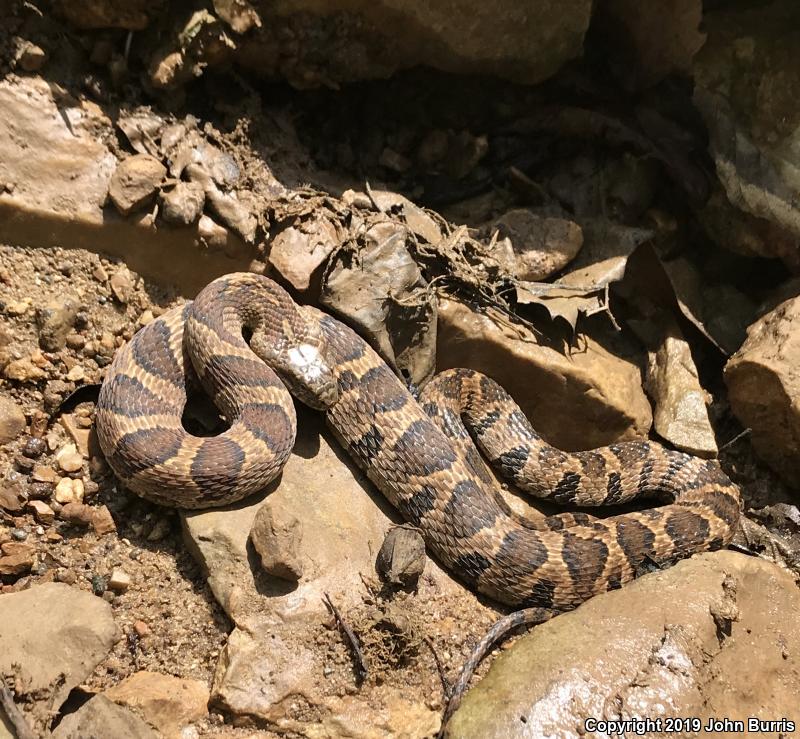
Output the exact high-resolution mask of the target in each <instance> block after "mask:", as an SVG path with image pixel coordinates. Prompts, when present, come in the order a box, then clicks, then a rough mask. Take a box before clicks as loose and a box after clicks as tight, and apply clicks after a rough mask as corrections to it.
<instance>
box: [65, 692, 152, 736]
mask: <svg viewBox="0 0 800 739" xmlns="http://www.w3.org/2000/svg"><path fill="white" fill-rule="evenodd" d="M112 736H115V737H125V739H159V735H158V734H156V732H155V731H153V729H151V728H150V727H149V726H148V725H147V724H146V723H145V722H144V721H142V719H140V718H139V717H138V716H137V715H136V714H135V713H133V712H132V711H129V710H128V709H127V708H123V707H122V706H118V705H116V703H112V702H111V701H110V700H109V699H108V698H106V697H105V696H103V695H96V696H94V698H91V699H90V700H89V701H87V702H86V703H84V704H83V705H82V706H81V707H80V708H79V709H78V710H77V711H75V713H70V714H69V715H68V716H65V717H64V719H63V720H62V721H61V723H60V724H59V725H58V726H57V727H56V730H55V731H54V732H53V733H52V737H53V739H107V738H108V737H112Z"/></svg>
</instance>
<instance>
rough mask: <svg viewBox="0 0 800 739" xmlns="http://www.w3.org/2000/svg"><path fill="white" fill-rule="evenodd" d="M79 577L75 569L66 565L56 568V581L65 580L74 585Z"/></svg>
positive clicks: (64, 581)
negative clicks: (67, 567) (70, 568)
mask: <svg viewBox="0 0 800 739" xmlns="http://www.w3.org/2000/svg"><path fill="white" fill-rule="evenodd" d="M77 579H78V578H77V577H76V575H75V572H74V571H73V570H68V569H66V568H65V567H59V568H58V569H57V570H56V582H63V583H66V584H67V585H74V584H75V581H76V580H77Z"/></svg>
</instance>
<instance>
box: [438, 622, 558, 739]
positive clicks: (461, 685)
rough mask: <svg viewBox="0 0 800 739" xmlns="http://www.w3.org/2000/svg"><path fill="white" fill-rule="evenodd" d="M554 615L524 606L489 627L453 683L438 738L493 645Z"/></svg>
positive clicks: (442, 733)
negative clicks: (516, 631) (511, 632)
mask: <svg viewBox="0 0 800 739" xmlns="http://www.w3.org/2000/svg"><path fill="white" fill-rule="evenodd" d="M553 616H555V613H553V611H549V610H547V609H546V608H524V609H522V610H521V611H515V612H514V613H510V614H509V615H508V616H504V617H503V618H501V619H500V620H499V621H498V622H497V623H496V624H495V625H494V626H492V627H491V628H490V629H489V631H488V632H487V633H486V636H484V637H483V639H481V640H480V641H479V642H478V643H477V644H476V645H475V648H474V649H473V650H472V653H471V654H470V655H469V657H467V661H466V662H465V663H464V666H463V667H462V668H461V672H460V673H459V675H458V679H457V680H456V681H455V683H454V684H453V689H452V690H451V692H450V697H449V698H448V700H447V705H446V706H445V708H444V713H443V715H442V726H441V728H440V729H439V734H438V737H437V739H441V738H442V737H443V736H444V730H445V727H446V726H447V722H448V721H449V720H450V717H451V716H452V715H453V713H454V712H455V710H456V709H457V708H458V706H459V704H460V703H461V699H462V698H463V697H464V693H465V692H466V691H467V687H469V681H470V678H471V677H472V675H473V674H474V672H475V670H476V669H477V667H478V665H479V664H480V663H481V661H482V660H483V658H484V657H485V656H486V655H487V654H488V653H489V652H490V651H491V649H492V647H493V646H494V645H495V644H496V643H497V642H499V641H500V640H501V639H503V638H505V636H506V635H507V634H508V633H509V632H510V631H513V630H514V629H516V628H518V627H520V626H535V625H536V624H541V623H544V622H545V621H548V620H549V619H551V618H552V617H553Z"/></svg>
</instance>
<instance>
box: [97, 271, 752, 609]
mask: <svg viewBox="0 0 800 739" xmlns="http://www.w3.org/2000/svg"><path fill="white" fill-rule="evenodd" d="M198 379H199V382H200V384H201V385H202V387H203V389H204V390H205V392H206V393H207V394H208V395H210V397H211V398H212V400H213V401H214V403H215V405H216V406H217V408H218V409H219V410H220V412H221V413H222V414H223V416H224V417H225V419H226V420H227V422H228V423H229V427H228V428H227V430H226V431H224V432H223V433H221V434H219V435H218V436H214V437H205V438H201V437H195V436H192V435H191V434H189V433H188V432H187V431H186V430H185V429H184V427H183V425H182V421H181V418H182V413H183V410H184V406H185V404H186V399H187V392H188V390H187V388H191V386H192V383H194V382H196V381H197V380H198ZM287 387H288V388H289V389H291V391H292V394H294V395H295V396H296V397H297V398H298V399H300V400H301V401H303V402H305V403H306V404H308V405H310V406H312V407H313V408H316V409H318V410H322V411H324V412H325V414H326V417H327V421H328V424H329V426H330V427H331V428H332V430H333V432H334V434H335V436H336V437H337V438H338V439H339V441H340V442H341V443H342V444H343V446H344V447H345V448H346V449H347V450H348V452H349V454H350V455H351V456H352V458H353V459H354V460H355V462H356V463H357V464H358V466H359V467H361V468H362V469H363V470H364V471H365V472H366V474H367V475H368V477H369V478H370V479H371V480H372V481H373V482H374V483H375V485H376V486H377V487H378V488H379V489H380V490H381V491H382V493H383V494H384V495H385V496H386V497H387V498H388V499H389V501H390V502H391V503H392V504H393V505H394V506H395V507H396V508H397V509H398V510H399V511H400V513H401V514H402V516H403V517H404V518H405V519H406V520H407V521H408V522H409V523H411V524H413V525H414V526H416V527H418V528H419V530H420V531H421V533H422V536H423V537H424V539H425V542H426V545H427V547H428V549H429V551H431V552H432V553H433V554H434V555H435V556H436V557H437V559H438V560H439V562H440V563H441V564H443V565H444V566H445V567H446V568H447V569H448V570H449V571H450V572H451V573H453V574H454V575H456V576H457V577H459V578H460V579H461V580H462V581H464V582H465V583H467V584H468V585H470V586H471V587H473V588H474V589H476V590H477V591H479V592H481V593H483V594H485V595H487V596H489V597H490V598H493V599H495V600H497V601H500V602H502V603H506V604H508V605H511V606H515V607H519V608H532V607H533V608H543V609H549V610H552V611H561V610H567V609H570V608H573V607H575V606H577V605H578V604H580V603H581V602H583V601H584V600H586V599H588V598H590V597H592V596H593V595H596V594H598V593H601V592H604V591H607V590H611V589H614V588H617V587H619V586H620V585H622V584H623V583H625V582H627V581H629V580H631V579H633V578H634V577H636V575H637V574H639V573H640V572H641V571H643V569H646V568H647V567H648V565H652V563H657V564H666V563H670V562H672V561H674V560H676V559H679V558H682V557H686V556H689V555H690V554H692V553H694V552H697V551H701V550H706V549H718V548H720V547H723V546H726V545H727V544H728V543H729V542H730V540H731V537H732V535H733V531H734V529H735V527H736V524H737V521H738V518H739V511H740V507H741V504H740V496H739V491H738V489H737V488H736V486H735V485H734V484H733V483H732V482H731V481H730V480H729V479H728V477H727V476H726V475H725V474H724V473H723V472H722V470H721V468H720V467H719V465H718V463H717V462H715V461H707V460H701V459H698V458H696V457H692V456H689V455H687V454H683V453H681V452H676V451H671V450H668V449H665V448H664V447H662V446H659V445H657V444H654V443H651V442H649V441H635V442H626V443H619V444H613V445H611V446H608V447H604V448H601V449H594V450H591V451H585V452H577V453H566V452H563V451H560V450H558V449H555V448H554V447H552V446H550V445H549V444H547V443H546V442H545V441H544V440H543V439H542V438H541V437H540V436H539V435H538V434H537V433H536V431H534V429H533V428H532V427H531V424H530V423H529V422H528V420H527V418H526V417H525V416H524V415H523V414H522V412H521V411H520V410H519V408H518V406H517V405H516V404H515V403H514V401H513V400H512V399H511V398H510V397H509V395H508V394H507V393H506V392H505V391H504V390H503V389H502V388H501V387H500V386H499V385H497V384H496V383H495V382H494V381H492V380H491V379H489V378H488V377H486V376H484V375H482V374H480V373H478V372H474V371H471V370H465V369H457V370H448V371H445V372H443V373H441V374H439V375H438V376H436V377H435V378H434V379H433V380H432V381H431V382H429V383H428V384H427V385H426V386H425V388H424V389H423V391H422V392H421V394H420V396H419V398H418V399H417V398H415V397H414V396H413V395H412V394H411V393H410V392H409V390H408V389H407V388H406V386H405V385H404V384H403V382H402V381H401V380H400V379H399V378H398V377H397V376H396V375H395V374H394V373H393V372H392V371H391V370H390V369H389V367H388V366H387V364H386V363H385V362H384V361H383V360H382V359H381V358H380V357H379V356H378V354H377V353H376V352H375V351H373V349H372V348H371V347H370V346H369V345H368V344H367V343H366V342H365V341H364V340H362V339H361V338H360V337H359V336H358V335H357V334H356V333H355V332H353V331H352V330H351V329H349V328H348V327H347V326H345V325H344V324H342V323H341V322H339V321H337V320H336V319H334V318H332V317H331V316H329V315H327V314H325V313H322V312H321V311H318V310H316V309H314V308H310V307H306V306H298V305H296V304H295V303H294V301H293V300H292V299H291V297H290V296H289V295H288V293H286V292H285V291H284V290H283V289H282V288H281V287H280V286H278V285H277V284H276V283H274V282H273V281H271V280H269V279H268V278H266V277H261V276H257V275H254V274H248V273H237V274H231V275H227V276H225V277H221V278H219V279H217V280H215V281H214V282H212V283H211V284H209V285H208V286H207V287H206V288H204V289H203V290H202V291H201V292H200V294H199V295H198V296H197V298H196V299H195V300H194V302H191V303H187V304H186V305H184V306H182V307H180V308H175V309H172V310H170V311H168V312H166V313H164V315H162V316H161V317H159V318H158V319H157V320H155V321H153V322H151V323H150V324H148V325H147V326H145V327H144V328H143V329H141V330H140V331H139V332H138V333H137V334H136V335H135V336H134V337H133V339H132V340H131V341H130V342H129V343H128V344H127V345H126V346H124V347H123V348H122V349H121V350H120V351H119V352H118V353H117V355H116V357H115V358H114V361H113V362H112V364H111V365H110V367H109V370H108V373H107V375H106V378H105V381H104V383H103V386H102V388H101V391H100V397H99V400H98V405H97V432H98V437H99V440H100V444H101V447H102V449H103V452H104V453H105V455H106V458H107V460H108V462H109V464H110V466H111V467H112V469H113V470H114V472H115V473H116V475H117V476H118V477H119V478H120V479H121V480H122V482H123V483H124V484H125V485H127V486H128V487H129V488H130V489H132V490H133V491H134V492H136V493H138V494H139V495H141V496H143V497H145V498H148V499H150V500H153V501H155V502H157V503H161V504H164V505H170V506H177V507H183V508H205V507H211V506H218V505H224V504H227V503H231V502H233V501H235V500H238V499H240V498H243V497H245V496H248V495H250V494H251V493H254V492H256V491H258V490H261V489H263V488H264V487H265V486H266V484H267V483H268V482H269V481H270V480H271V479H273V478H274V477H276V476H277V475H278V474H279V472H280V469H281V467H282V466H283V463H284V462H285V461H286V459H287V457H288V455H289V453H290V451H291V448H292V445H293V442H294V435H295V429H296V418H295V411H294V405H293V402H292V398H291V395H290V394H289V392H287V389H286V388H287ZM565 422H568V419H565ZM465 424H466V425H465ZM468 429H469V431H468ZM470 432H471V433H470ZM473 440H474V442H476V443H477V445H478V446H479V447H480V449H481V450H482V451H483V454H484V456H485V457H486V458H488V459H489V460H490V462H492V463H493V464H495V465H496V466H497V467H498V468H499V470H500V471H502V473H504V474H505V475H506V476H507V477H508V478H509V480H510V481H511V482H513V483H514V484H515V485H516V486H517V487H518V488H520V489H522V490H524V491H527V492H528V493H530V494H531V495H533V496H535V497H537V498H541V499H547V500H551V501H555V502H557V503H561V504H569V505H573V506H597V505H608V504H619V503H625V502H628V501H631V500H634V499H636V498H638V497H640V496H654V495H655V496H658V497H660V498H665V497H666V498H667V499H668V502H666V504H664V505H661V506H658V507H653V508H648V509H645V510H639V511H636V512H628V513H624V514H621V515H614V516H611V517H607V518H603V519H600V518H595V517H593V516H590V515H588V514H586V513H562V514H559V515H554V516H550V517H548V518H546V519H545V520H544V521H543V522H542V523H537V524H533V523H531V522H527V521H525V520H523V519H521V517H519V516H518V515H516V514H514V513H512V512H511V510H510V509H509V508H508V506H507V505H506V504H505V503H504V501H503V499H502V498H501V496H500V495H499V493H498V491H497V484H496V482H495V481H494V478H493V477H492V475H491V474H490V472H489V470H488V468H487V466H486V464H485V462H484V461H483V457H482V456H481V454H479V452H478V451H477V449H476V447H475V445H474V444H473ZM342 504H343V505H346V501H343V502H342Z"/></svg>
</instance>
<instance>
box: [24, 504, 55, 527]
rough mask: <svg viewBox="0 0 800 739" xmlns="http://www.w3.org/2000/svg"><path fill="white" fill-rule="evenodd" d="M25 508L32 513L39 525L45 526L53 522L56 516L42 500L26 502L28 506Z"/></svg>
mask: <svg viewBox="0 0 800 739" xmlns="http://www.w3.org/2000/svg"><path fill="white" fill-rule="evenodd" d="M25 508H26V510H28V511H30V512H31V513H33V517H34V518H35V519H36V520H37V521H38V522H39V523H41V524H44V525H45V526H47V525H48V524H51V523H53V521H55V518H56V514H55V513H54V511H53V509H52V508H51V507H50V506H49V505H47V503H45V502H44V501H43V500H31V501H29V502H28V505H27V506H25Z"/></svg>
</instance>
